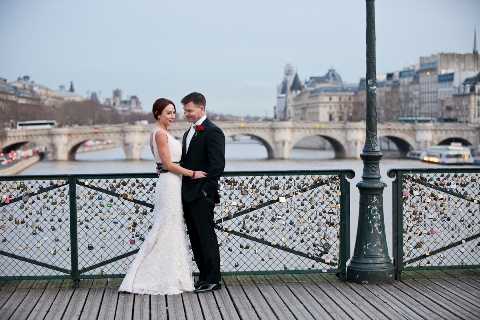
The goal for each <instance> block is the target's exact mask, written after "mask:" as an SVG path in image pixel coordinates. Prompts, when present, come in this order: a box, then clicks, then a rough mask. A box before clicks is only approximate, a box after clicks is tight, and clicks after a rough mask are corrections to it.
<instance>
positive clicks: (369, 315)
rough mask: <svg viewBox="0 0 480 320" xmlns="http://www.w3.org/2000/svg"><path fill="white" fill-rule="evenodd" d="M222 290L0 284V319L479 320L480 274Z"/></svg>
mask: <svg viewBox="0 0 480 320" xmlns="http://www.w3.org/2000/svg"><path fill="white" fill-rule="evenodd" d="M223 281H224V286H223V287H222V289H221V290H218V291H215V292H213V293H212V292H210V293H203V294H193V293H187V294H182V295H172V296H147V295H133V294H124V293H122V294H119V293H118V292H117V289H118V286H119V283H120V279H101V280H83V281H82V282H81V283H80V287H79V288H77V289H75V288H72V283H71V282H70V281H69V280H35V281H34V280H24V281H9V282H1V283H0V319H1V320H7V319H8V320H11V319H45V320H47V319H48V320H50V319H66V320H70V319H89V320H90V319H112V320H113V319H129V320H130V319H152V320H156V319H168V320H174V319H189V320H190V319H192V320H193V319H199V320H203V319H221V320H236V319H366V320H377V319H392V320H393V319H445V320H451V319H480V270H479V269H477V270H463V271H445V272H443V271H442V272H440V271H428V272H427V271H423V272H407V273H405V274H404V277H403V278H402V281H397V282H393V283H392V284H382V285H359V284H352V283H345V282H341V281H339V280H337V279H336V278H335V277H334V276H332V275H325V274H308V275H305V274H302V275H268V276H259V275H255V276H225V277H224V280H223Z"/></svg>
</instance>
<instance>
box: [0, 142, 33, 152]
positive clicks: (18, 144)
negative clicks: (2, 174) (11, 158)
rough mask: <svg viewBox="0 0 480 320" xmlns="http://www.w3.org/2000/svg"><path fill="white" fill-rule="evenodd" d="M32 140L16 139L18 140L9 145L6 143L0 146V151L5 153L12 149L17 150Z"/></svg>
mask: <svg viewBox="0 0 480 320" xmlns="http://www.w3.org/2000/svg"><path fill="white" fill-rule="evenodd" d="M29 142H30V141H27V140H25V141H16V142H11V143H9V144H7V145H4V146H2V147H1V148H0V151H1V152H3V153H8V152H10V151H12V150H16V149H18V148H20V147H22V146H24V145H26V144H27V143H29Z"/></svg>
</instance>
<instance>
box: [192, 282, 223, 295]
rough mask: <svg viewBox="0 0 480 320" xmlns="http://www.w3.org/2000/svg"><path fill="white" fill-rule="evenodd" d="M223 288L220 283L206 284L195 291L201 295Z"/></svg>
mask: <svg viewBox="0 0 480 320" xmlns="http://www.w3.org/2000/svg"><path fill="white" fill-rule="evenodd" d="M221 288H222V285H221V284H220V283H204V284H202V285H201V286H200V287H198V288H197V289H195V291H194V292H195V293H200V292H208V291H213V290H219V289H221Z"/></svg>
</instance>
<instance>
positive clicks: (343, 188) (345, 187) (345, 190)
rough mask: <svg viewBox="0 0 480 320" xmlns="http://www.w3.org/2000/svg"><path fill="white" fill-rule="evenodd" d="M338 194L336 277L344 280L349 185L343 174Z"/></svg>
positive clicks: (348, 226)
mask: <svg viewBox="0 0 480 320" xmlns="http://www.w3.org/2000/svg"><path fill="white" fill-rule="evenodd" d="M348 178H353V176H348ZM340 193H341V195H340V254H339V255H340V259H339V262H338V273H337V276H338V277H339V278H340V279H342V280H346V278H347V261H348V258H349V257H350V183H349V182H348V180H347V176H346V174H344V173H342V174H341V175H340Z"/></svg>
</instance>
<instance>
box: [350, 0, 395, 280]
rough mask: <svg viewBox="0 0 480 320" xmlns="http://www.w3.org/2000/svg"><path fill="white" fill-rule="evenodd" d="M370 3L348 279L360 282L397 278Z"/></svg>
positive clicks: (369, 1) (370, 1) (371, 4)
mask: <svg viewBox="0 0 480 320" xmlns="http://www.w3.org/2000/svg"><path fill="white" fill-rule="evenodd" d="M366 4H367V76H366V80H367V88H366V90H367V116H366V139H365V146H364V148H363V152H362V154H361V158H362V160H363V175H362V181H360V182H359V183H358V184H357V187H358V189H359V191H360V206H359V214H358V227H357V238H356V241H355V251H354V254H353V258H352V260H351V261H350V264H349V265H348V267H347V281H352V282H359V283H375V282H388V281H391V280H393V265H392V262H391V260H390V257H389V256H388V248H387V241H386V238H385V224H384V221H383V189H384V188H385V184H384V183H383V182H382V181H381V179H380V178H381V177H380V159H381V158H382V152H381V151H380V147H379V145H378V137H377V103H376V89H377V79H376V58H375V0H366Z"/></svg>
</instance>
